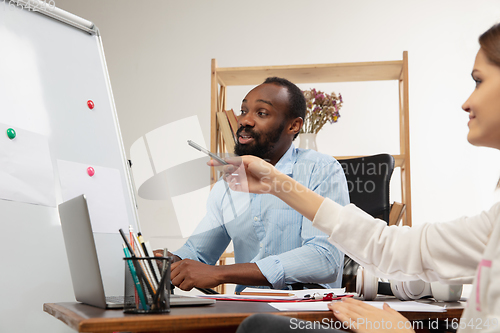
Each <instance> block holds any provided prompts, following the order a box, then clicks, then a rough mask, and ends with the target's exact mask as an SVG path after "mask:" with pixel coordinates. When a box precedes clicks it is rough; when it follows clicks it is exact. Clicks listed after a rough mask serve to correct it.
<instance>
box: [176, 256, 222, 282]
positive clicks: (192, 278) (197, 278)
mask: <svg viewBox="0 0 500 333" xmlns="http://www.w3.org/2000/svg"><path fill="white" fill-rule="evenodd" d="M219 272H220V266H212V265H207V264H204V263H201V262H199V261H195V260H191V259H184V260H181V261H178V262H175V263H173V264H172V266H171V273H170V278H171V280H172V283H173V284H174V285H175V286H176V287H179V288H180V289H182V290H191V289H193V288H194V287H198V288H213V287H216V286H218V285H219V284H221V283H223V281H221V278H220V277H219V274H218V273H219Z"/></svg>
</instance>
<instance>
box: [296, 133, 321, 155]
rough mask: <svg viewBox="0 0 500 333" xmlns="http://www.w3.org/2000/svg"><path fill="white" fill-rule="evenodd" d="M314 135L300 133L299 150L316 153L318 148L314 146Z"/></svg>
mask: <svg viewBox="0 0 500 333" xmlns="http://www.w3.org/2000/svg"><path fill="white" fill-rule="evenodd" d="M316 135H317V134H316V133H300V134H299V138H300V143H299V148H303V149H312V150H316V151H318V146H317V145H316Z"/></svg>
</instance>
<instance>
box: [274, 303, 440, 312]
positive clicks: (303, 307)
mask: <svg viewBox="0 0 500 333" xmlns="http://www.w3.org/2000/svg"><path fill="white" fill-rule="evenodd" d="M328 303H331V302H296V303H269V305H271V306H272V307H274V308H275V309H278V310H279V311H330V310H329V309H328ZM365 303H366V304H370V305H372V306H375V307H376V308H379V309H382V305H383V304H384V302H365ZM389 305H390V306H391V308H393V309H394V310H396V311H407V312H408V311H412V312H446V309H445V308H443V307H440V306H437V305H432V304H425V303H418V302H413V301H408V302H390V303H389Z"/></svg>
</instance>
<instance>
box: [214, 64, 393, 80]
mask: <svg viewBox="0 0 500 333" xmlns="http://www.w3.org/2000/svg"><path fill="white" fill-rule="evenodd" d="M402 68H403V61H380V62H358V63H344V64H316V65H291V66H266V67H225V68H217V79H218V80H219V84H221V85H223V86H238V85H240V86H241V85H257V84H260V83H262V82H264V80H265V79H266V78H268V77H270V76H277V77H284V78H287V79H288V80H290V81H292V82H293V83H295V84H298V83H323V82H353V81H384V80H399V78H400V76H401V71H402Z"/></svg>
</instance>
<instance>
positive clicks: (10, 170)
mask: <svg viewBox="0 0 500 333" xmlns="http://www.w3.org/2000/svg"><path fill="white" fill-rule="evenodd" d="M8 128H10V127H9V126H8V125H5V124H0V132H3V133H4V135H1V136H0V151H1V152H2V153H1V154H0V199H5V200H12V201H17V202H25V203H30V204H36V205H43V206H49V207H55V206H56V196H55V187H54V171H53V168H52V162H51V159H50V150H49V143H48V140H47V138H46V137H45V136H43V135H41V134H37V133H33V132H30V131H27V130H23V129H22V128H18V127H13V128H14V129H15V131H16V137H15V138H14V139H13V140H10V139H9V138H8V137H7V135H5V132H6V130H7V129H8Z"/></svg>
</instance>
